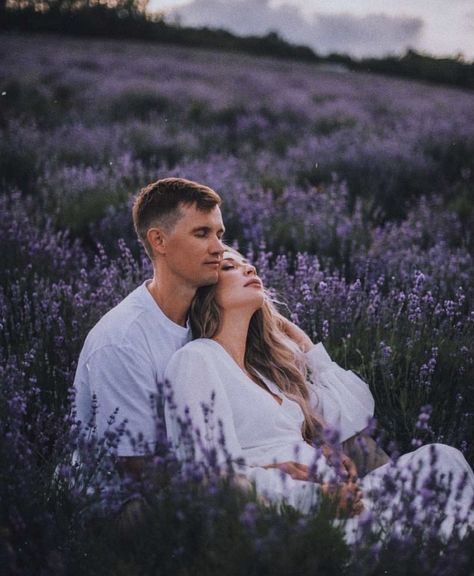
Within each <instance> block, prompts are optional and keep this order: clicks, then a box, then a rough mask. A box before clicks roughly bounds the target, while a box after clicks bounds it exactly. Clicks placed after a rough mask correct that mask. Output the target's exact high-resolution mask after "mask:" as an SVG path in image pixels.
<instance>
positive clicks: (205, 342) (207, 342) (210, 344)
mask: <svg viewBox="0 0 474 576" xmlns="http://www.w3.org/2000/svg"><path fill="white" fill-rule="evenodd" d="M214 346H215V342H214V340H211V339H210V338H196V340H191V341H190V342H188V343H187V344H185V345H184V346H182V347H181V348H179V350H176V352H175V353H174V354H173V356H177V355H178V356H181V357H183V356H188V355H194V354H196V353H199V354H203V353H204V354H210V353H212V350H214Z"/></svg>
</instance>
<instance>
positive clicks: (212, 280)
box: [197, 272, 219, 288]
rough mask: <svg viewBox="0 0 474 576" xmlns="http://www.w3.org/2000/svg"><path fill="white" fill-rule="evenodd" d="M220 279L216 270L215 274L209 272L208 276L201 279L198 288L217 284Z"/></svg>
mask: <svg viewBox="0 0 474 576" xmlns="http://www.w3.org/2000/svg"><path fill="white" fill-rule="evenodd" d="M218 279H219V274H218V272H216V273H215V274H209V275H208V276H207V277H206V278H202V279H200V281H199V282H198V284H197V285H198V288H201V287H202V286H212V284H217V280H218Z"/></svg>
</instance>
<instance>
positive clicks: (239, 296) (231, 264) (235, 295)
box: [215, 250, 265, 312]
mask: <svg viewBox="0 0 474 576" xmlns="http://www.w3.org/2000/svg"><path fill="white" fill-rule="evenodd" d="M215 297H216V302H217V305H218V306H219V308H222V309H223V310H231V309H242V310H244V309H245V310H250V311H251V312H255V311H256V310H258V309H259V308H261V307H262V305H263V302H264V299H265V293H264V290H263V285H262V281H261V280H260V278H259V277H258V276H257V272H256V270H255V267H254V266H252V265H251V264H250V263H249V262H248V261H247V260H246V259H245V258H244V257H243V256H242V255H241V254H238V253H237V252H233V251H228V250H226V251H225V252H224V255H223V259H222V262H221V264H220V270H219V280H218V282H217V286H216V292H215Z"/></svg>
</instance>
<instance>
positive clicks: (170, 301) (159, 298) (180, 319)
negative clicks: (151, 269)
mask: <svg viewBox="0 0 474 576" xmlns="http://www.w3.org/2000/svg"><path fill="white" fill-rule="evenodd" d="M147 288H148V291H149V292H150V294H151V295H152V296H153V299H154V300H155V302H156V303H157V304H158V306H159V307H160V309H161V311H162V312H163V314H165V315H166V316H167V317H168V318H169V319H170V320H171V321H172V322H174V323H175V324H179V325H180V326H185V325H186V319H187V316H188V310H189V307H190V306H191V302H192V300H193V298H194V295H195V294H196V290H195V289H194V288H191V287H190V286H186V285H180V284H179V283H178V282H176V281H170V279H169V278H167V277H166V276H165V275H162V276H160V280H159V281H158V279H157V275H156V273H155V275H154V276H153V280H152V281H151V282H150V283H149V284H147Z"/></svg>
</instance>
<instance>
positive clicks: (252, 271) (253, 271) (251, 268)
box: [245, 264, 257, 274]
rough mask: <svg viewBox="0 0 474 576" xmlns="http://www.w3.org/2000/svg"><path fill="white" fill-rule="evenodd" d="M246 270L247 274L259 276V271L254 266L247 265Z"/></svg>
mask: <svg viewBox="0 0 474 576" xmlns="http://www.w3.org/2000/svg"><path fill="white" fill-rule="evenodd" d="M246 266H247V267H246V269H245V273H246V274H257V269H256V268H255V266H252V264H247V265H246Z"/></svg>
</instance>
